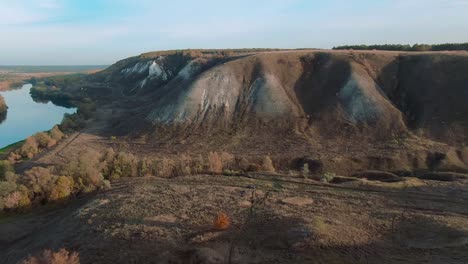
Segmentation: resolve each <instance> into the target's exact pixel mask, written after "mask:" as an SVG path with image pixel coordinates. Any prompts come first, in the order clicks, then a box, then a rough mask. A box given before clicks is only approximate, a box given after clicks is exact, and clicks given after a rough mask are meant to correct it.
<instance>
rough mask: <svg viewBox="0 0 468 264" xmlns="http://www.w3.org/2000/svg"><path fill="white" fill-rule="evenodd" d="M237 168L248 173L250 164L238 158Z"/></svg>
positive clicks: (244, 159)
mask: <svg viewBox="0 0 468 264" xmlns="http://www.w3.org/2000/svg"><path fill="white" fill-rule="evenodd" d="M237 166H239V168H240V169H241V170H243V171H249V166H250V163H249V161H248V160H247V159H246V158H243V157H242V158H239V159H238V160H237Z"/></svg>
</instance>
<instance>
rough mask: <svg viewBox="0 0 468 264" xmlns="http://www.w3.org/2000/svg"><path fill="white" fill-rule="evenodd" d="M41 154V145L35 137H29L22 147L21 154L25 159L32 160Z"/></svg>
mask: <svg viewBox="0 0 468 264" xmlns="http://www.w3.org/2000/svg"><path fill="white" fill-rule="evenodd" d="M37 153H39V145H38V143H37V141H36V138H34V137H28V138H27V139H26V142H25V143H24V144H23V145H22V146H21V148H20V150H19V154H20V155H21V156H22V157H23V158H30V159H31V158H32V157H34V156H35V155H36V154H37Z"/></svg>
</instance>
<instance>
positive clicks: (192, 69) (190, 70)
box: [177, 61, 199, 79]
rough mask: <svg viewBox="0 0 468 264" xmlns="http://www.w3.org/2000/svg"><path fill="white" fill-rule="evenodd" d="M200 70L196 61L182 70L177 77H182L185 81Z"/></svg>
mask: <svg viewBox="0 0 468 264" xmlns="http://www.w3.org/2000/svg"><path fill="white" fill-rule="evenodd" d="M198 70H199V68H198V66H197V63H195V62H194V61H191V62H189V63H188V64H187V65H185V67H184V68H183V69H182V70H180V72H179V73H178V74H177V76H179V77H182V78H183V79H188V78H190V77H192V76H193V74H195V73H196V72H197V71H198Z"/></svg>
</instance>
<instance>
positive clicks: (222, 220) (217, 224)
mask: <svg viewBox="0 0 468 264" xmlns="http://www.w3.org/2000/svg"><path fill="white" fill-rule="evenodd" d="M213 226H214V228H215V229H216V230H226V229H228V228H229V227H230V226H231V221H230V220H229V216H228V215H227V214H225V213H219V214H218V215H217V216H216V218H215V220H214V222H213Z"/></svg>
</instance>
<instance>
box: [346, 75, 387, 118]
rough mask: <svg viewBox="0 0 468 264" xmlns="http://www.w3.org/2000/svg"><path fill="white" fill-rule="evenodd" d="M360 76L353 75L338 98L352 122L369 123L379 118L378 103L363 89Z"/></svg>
mask: <svg viewBox="0 0 468 264" xmlns="http://www.w3.org/2000/svg"><path fill="white" fill-rule="evenodd" d="M363 85H364V84H363V83H361V81H360V78H359V76H355V75H354V74H352V75H351V77H350V79H349V80H348V82H347V83H346V84H345V85H344V86H343V87H342V88H341V90H340V92H339V93H338V98H339V99H340V101H341V104H342V105H343V107H344V109H345V110H346V112H347V113H348V115H349V117H350V119H351V121H354V122H368V121H372V120H374V119H375V118H377V116H378V108H377V102H375V101H374V100H372V97H371V96H370V95H369V94H368V92H366V91H365V90H364V88H363Z"/></svg>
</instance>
